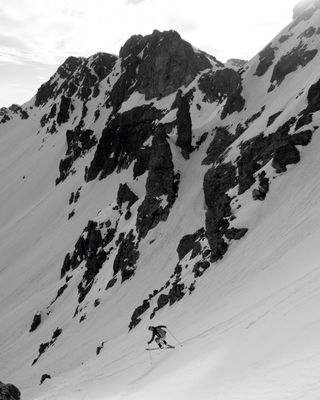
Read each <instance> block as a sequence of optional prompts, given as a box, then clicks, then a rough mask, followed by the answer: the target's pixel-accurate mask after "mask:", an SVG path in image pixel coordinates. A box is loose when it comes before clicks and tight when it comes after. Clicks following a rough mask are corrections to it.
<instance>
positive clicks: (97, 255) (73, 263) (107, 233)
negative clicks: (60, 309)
mask: <svg viewBox="0 0 320 400" xmlns="http://www.w3.org/2000/svg"><path fill="white" fill-rule="evenodd" d="M115 232H116V228H115V227H112V226H111V222H110V221H106V222H105V223H100V224H98V223H97V222H95V221H89V222H88V224H87V226H86V228H85V229H84V231H83V233H82V234H81V236H80V237H79V239H78V241H77V243H76V244H75V248H74V251H73V253H72V255H70V253H67V255H66V256H65V259H64V262H63V266H62V269H61V278H63V277H64V276H65V274H66V273H67V272H69V271H71V270H74V269H76V268H78V267H79V265H80V264H81V263H82V262H85V265H84V269H85V272H84V274H83V277H82V280H81V282H80V283H79V285H78V293H79V303H81V302H82V301H83V300H84V299H85V297H86V296H87V294H88V293H89V291H90V290H91V288H92V286H93V283H94V278H95V276H96V275H97V274H98V272H99V271H100V269H101V268H102V266H103V263H104V262H105V261H106V260H107V258H108V252H106V251H105V250H104V247H106V246H107V245H108V244H109V243H110V242H111V241H112V240H113V239H114V236H115Z"/></svg>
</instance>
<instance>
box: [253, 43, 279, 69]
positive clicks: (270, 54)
mask: <svg viewBox="0 0 320 400" xmlns="http://www.w3.org/2000/svg"><path fill="white" fill-rule="evenodd" d="M275 50H277V47H272V45H271V43H269V44H268V46H266V47H265V48H264V49H263V50H262V51H260V53H259V64H258V66H257V69H256V72H255V73H254V75H257V76H263V75H264V74H265V73H266V72H267V71H268V69H269V68H270V67H271V65H272V63H273V60H274V56H275Z"/></svg>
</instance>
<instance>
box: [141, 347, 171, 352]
mask: <svg viewBox="0 0 320 400" xmlns="http://www.w3.org/2000/svg"><path fill="white" fill-rule="evenodd" d="M169 349H175V347H174V346H170V347H162V349H160V348H159V347H154V348H152V349H146V350H147V351H151V350H169Z"/></svg>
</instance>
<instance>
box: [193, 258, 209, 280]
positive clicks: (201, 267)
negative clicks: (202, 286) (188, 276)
mask: <svg viewBox="0 0 320 400" xmlns="http://www.w3.org/2000/svg"><path fill="white" fill-rule="evenodd" d="M209 267H210V263H209V261H198V262H196V263H195V264H194V267H193V269H192V272H193V273H194V277H195V278H199V277H200V276H201V275H203V273H204V272H205V271H206V270H207V269H208V268H209Z"/></svg>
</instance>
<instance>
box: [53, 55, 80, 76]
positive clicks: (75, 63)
mask: <svg viewBox="0 0 320 400" xmlns="http://www.w3.org/2000/svg"><path fill="white" fill-rule="evenodd" d="M83 60H84V59H83V58H81V57H73V56H70V57H68V58H67V59H66V60H65V61H64V63H63V64H61V65H60V67H59V68H58V70H57V73H58V75H59V76H60V77H61V78H62V79H66V78H70V77H71V76H72V75H73V74H74V73H75V71H76V69H77V68H78V67H80V66H81V65H82V63H83Z"/></svg>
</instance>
